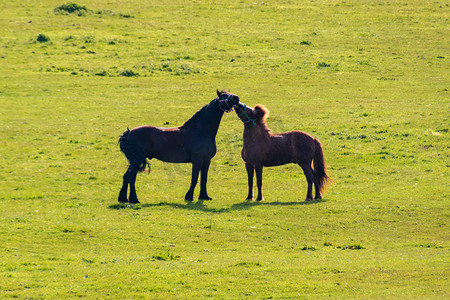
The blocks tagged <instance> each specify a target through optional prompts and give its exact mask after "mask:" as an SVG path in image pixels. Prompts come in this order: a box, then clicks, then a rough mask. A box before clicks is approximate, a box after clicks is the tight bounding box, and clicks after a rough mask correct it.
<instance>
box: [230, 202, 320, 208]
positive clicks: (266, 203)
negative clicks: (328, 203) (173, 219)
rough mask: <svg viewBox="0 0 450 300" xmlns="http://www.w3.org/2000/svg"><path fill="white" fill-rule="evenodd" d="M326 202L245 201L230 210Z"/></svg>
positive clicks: (234, 205)
mask: <svg viewBox="0 0 450 300" xmlns="http://www.w3.org/2000/svg"><path fill="white" fill-rule="evenodd" d="M321 202H325V200H323V199H321V200H312V201H291V202H280V201H274V202H266V201H262V202H255V201H244V202H241V203H236V204H233V205H232V206H231V208H230V210H244V209H250V208H252V207H254V206H293V205H311V204H317V203H321Z"/></svg>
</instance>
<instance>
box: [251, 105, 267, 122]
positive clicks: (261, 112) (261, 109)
mask: <svg viewBox="0 0 450 300" xmlns="http://www.w3.org/2000/svg"><path fill="white" fill-rule="evenodd" d="M254 109H255V110H257V111H258V119H259V118H261V123H264V124H265V123H266V120H267V117H268V116H269V110H268V109H267V107H265V106H264V105H262V104H256V105H255V108H254Z"/></svg>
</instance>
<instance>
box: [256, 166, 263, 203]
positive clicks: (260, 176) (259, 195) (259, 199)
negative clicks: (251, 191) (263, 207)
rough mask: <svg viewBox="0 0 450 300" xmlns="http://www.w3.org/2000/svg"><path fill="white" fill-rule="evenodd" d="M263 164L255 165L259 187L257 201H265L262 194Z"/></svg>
mask: <svg viewBox="0 0 450 300" xmlns="http://www.w3.org/2000/svg"><path fill="white" fill-rule="evenodd" d="M262 170H263V167H262V166H256V167H255V171H256V172H255V173H256V186H257V187H258V197H256V201H264V197H263V195H262Z"/></svg>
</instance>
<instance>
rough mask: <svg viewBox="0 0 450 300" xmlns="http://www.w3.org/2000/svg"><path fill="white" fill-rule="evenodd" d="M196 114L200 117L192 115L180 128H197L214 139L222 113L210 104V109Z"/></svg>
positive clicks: (207, 108)
mask: <svg viewBox="0 0 450 300" xmlns="http://www.w3.org/2000/svg"><path fill="white" fill-rule="evenodd" d="M196 114H200V115H194V116H193V117H192V118H191V119H190V120H188V121H187V122H186V123H185V124H184V125H183V126H182V127H184V128H197V129H199V130H201V131H203V132H205V133H208V134H210V135H212V136H213V137H215V136H216V134H217V131H218V130H219V125H220V121H221V120H222V116H223V111H222V110H221V109H220V108H219V107H218V106H216V105H213V104H212V105H211V106H210V107H205V108H203V109H202V110H201V111H198V112H197V113H196Z"/></svg>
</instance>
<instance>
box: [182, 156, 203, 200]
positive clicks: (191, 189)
mask: <svg viewBox="0 0 450 300" xmlns="http://www.w3.org/2000/svg"><path fill="white" fill-rule="evenodd" d="M200 166H201V163H199V162H196V161H194V162H192V177H191V186H190V187H189V190H188V191H187V193H186V196H184V200H185V201H193V200H194V189H195V186H196V185H197V181H198V173H199V172H200Z"/></svg>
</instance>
